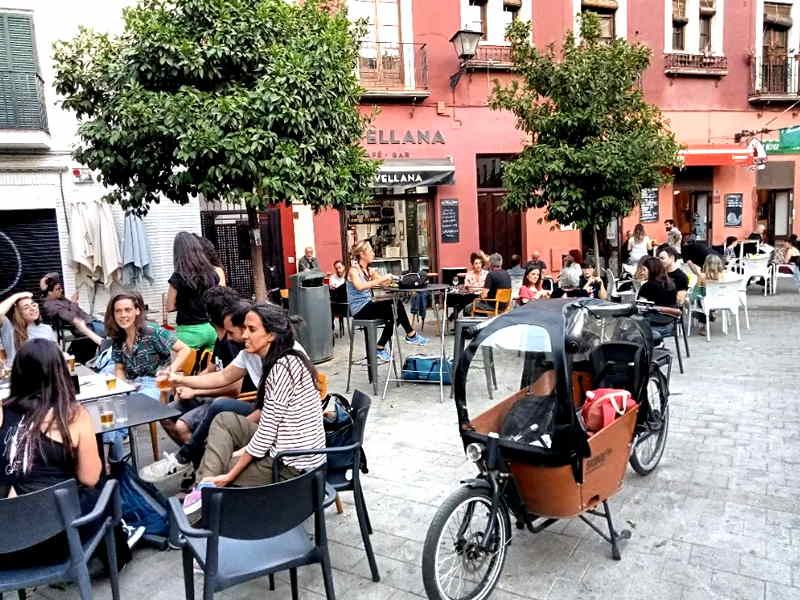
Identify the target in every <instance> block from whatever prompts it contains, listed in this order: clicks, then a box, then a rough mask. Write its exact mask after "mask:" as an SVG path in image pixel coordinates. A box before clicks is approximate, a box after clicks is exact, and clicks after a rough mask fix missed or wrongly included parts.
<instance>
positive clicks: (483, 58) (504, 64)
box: [464, 46, 514, 71]
mask: <svg viewBox="0 0 800 600" xmlns="http://www.w3.org/2000/svg"><path fill="white" fill-rule="evenodd" d="M464 66H465V67H466V68H467V69H468V70H473V71H478V70H481V69H485V70H489V71H510V70H511V68H512V67H513V66H514V64H513V63H512V62H511V46H478V49H477V52H476V53H475V56H473V57H472V58H471V59H469V60H468V61H467V62H466V64H465V65H464Z"/></svg>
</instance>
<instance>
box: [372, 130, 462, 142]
mask: <svg viewBox="0 0 800 600" xmlns="http://www.w3.org/2000/svg"><path fill="white" fill-rule="evenodd" d="M445 143H447V142H446V140H445V137H444V134H443V133H442V132H441V131H439V130H438V129H405V130H404V129H368V130H367V144H400V145H402V144H430V145H433V144H445Z"/></svg>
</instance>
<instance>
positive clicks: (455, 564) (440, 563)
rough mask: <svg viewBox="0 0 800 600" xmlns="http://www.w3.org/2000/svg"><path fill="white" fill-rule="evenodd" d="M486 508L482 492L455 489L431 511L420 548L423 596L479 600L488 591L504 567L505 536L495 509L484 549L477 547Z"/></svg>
mask: <svg viewBox="0 0 800 600" xmlns="http://www.w3.org/2000/svg"><path fill="white" fill-rule="evenodd" d="M491 510H492V499H491V498H490V497H489V495H488V493H487V490H485V489H471V488H468V487H460V488H459V489H457V490H456V491H455V492H453V493H452V494H451V495H450V496H449V497H448V498H447V499H446V500H445V501H444V504H442V505H441V506H440V507H439V510H438V511H436V515H435V516H434V517H433V521H431V525H430V527H429V528H428V535H427V536H426V537H425V544H424V546H423V551H422V581H423V583H424V584H425V591H426V592H427V594H428V598H430V599H431V600H482V599H483V598H486V597H488V596H489V594H491V592H492V590H493V589H494V586H495V585H496V584H497V580H498V578H499V577H500V572H501V571H502V570H503V564H504V563H505V558H506V546H507V545H508V541H509V534H510V532H509V530H508V529H509V526H508V520H507V519H505V518H504V517H505V515H503V514H502V512H498V514H497V516H496V517H495V523H494V527H493V528H492V534H491V536H492V539H491V543H490V544H489V549H488V550H484V549H483V548H482V547H481V546H483V536H484V533H485V531H486V526H487V525H488V523H489V519H490V518H491V517H490V515H491ZM501 510H505V509H501Z"/></svg>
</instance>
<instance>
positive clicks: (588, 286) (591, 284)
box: [578, 263, 608, 300]
mask: <svg viewBox="0 0 800 600" xmlns="http://www.w3.org/2000/svg"><path fill="white" fill-rule="evenodd" d="M578 285H579V286H580V287H582V288H583V289H585V290H586V292H587V293H588V294H589V296H590V297H591V298H599V299H600V300H605V299H606V298H608V292H607V291H606V284H605V283H604V282H603V280H602V279H601V278H600V277H598V276H597V274H596V272H595V268H594V265H592V264H591V263H583V264H582V265H581V278H580V280H579V283H578Z"/></svg>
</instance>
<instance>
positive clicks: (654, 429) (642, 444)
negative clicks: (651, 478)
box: [630, 371, 669, 475]
mask: <svg viewBox="0 0 800 600" xmlns="http://www.w3.org/2000/svg"><path fill="white" fill-rule="evenodd" d="M667 399H668V394H667V388H666V383H665V380H664V376H663V375H662V374H661V372H660V371H653V372H651V373H650V377H649V378H648V380H647V400H648V402H649V404H650V416H649V418H648V419H647V427H648V429H649V431H647V432H645V433H644V434H643V435H639V436H638V437H637V438H636V440H635V442H634V443H635V446H634V447H633V453H632V454H631V458H630V463H631V466H632V467H633V470H634V471H636V472H637V473H638V474H639V475H649V474H650V473H652V472H653V470H654V469H655V468H656V467H657V466H658V463H659V461H660V460H661V456H662V455H663V454H664V447H665V446H666V444H667V431H668V429H669V404H668V403H667Z"/></svg>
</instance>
